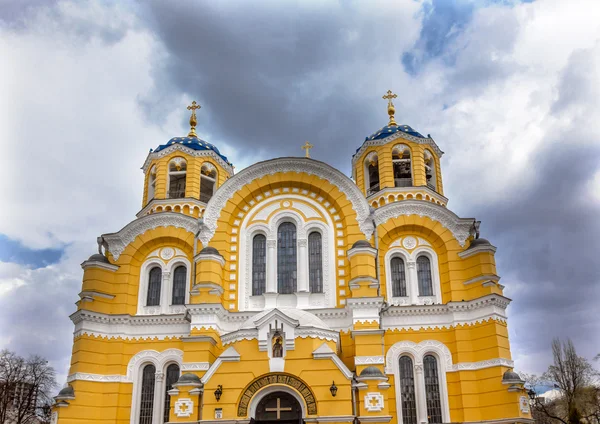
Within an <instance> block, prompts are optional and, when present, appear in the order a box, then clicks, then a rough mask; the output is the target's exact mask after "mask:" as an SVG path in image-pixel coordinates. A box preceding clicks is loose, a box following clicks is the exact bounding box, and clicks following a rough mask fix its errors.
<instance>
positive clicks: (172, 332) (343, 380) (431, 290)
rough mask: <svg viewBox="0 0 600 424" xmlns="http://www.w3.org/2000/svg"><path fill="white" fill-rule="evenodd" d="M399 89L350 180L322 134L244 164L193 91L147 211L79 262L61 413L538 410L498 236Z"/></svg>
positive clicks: (141, 419) (60, 417) (152, 166)
mask: <svg viewBox="0 0 600 424" xmlns="http://www.w3.org/2000/svg"><path fill="white" fill-rule="evenodd" d="M383 97H384V99H386V100H387V104H388V115H389V123H388V124H387V125H386V126H384V127H383V128H381V129H379V130H378V131H376V132H375V133H374V134H372V135H370V136H368V137H366V139H365V140H364V142H363V143H362V145H360V147H359V148H358V150H357V151H356V153H355V154H354V155H353V157H352V178H348V177H347V176H346V175H344V174H343V173H342V172H340V171H338V170H337V169H335V168H333V167H331V166H330V165H328V164H326V163H324V162H321V161H318V160H315V159H312V158H310V154H309V149H310V148H311V147H312V146H311V145H310V144H309V143H307V144H306V145H305V146H304V147H303V148H304V149H305V150H306V153H305V157H293V158H291V157H284V158H277V159H271V160H267V161H264V162H259V163H256V164H254V165H252V166H249V167H247V168H245V169H243V170H242V171H241V172H239V173H235V174H234V167H233V165H232V164H231V163H230V162H229V161H228V159H227V158H226V157H225V156H224V155H223V154H221V153H220V152H219V150H218V149H217V147H215V146H214V145H212V144H210V143H208V142H206V141H204V140H202V139H200V138H199V137H198V135H197V134H196V128H195V127H196V111H197V109H199V108H200V106H199V105H197V104H196V102H193V103H192V105H191V106H189V107H188V109H189V110H190V111H191V118H190V125H191V130H190V132H189V134H188V135H187V136H185V137H175V138H172V139H171V140H169V141H168V142H167V143H166V144H164V145H160V146H158V147H157V148H156V149H154V150H151V151H150V153H149V154H148V157H147V158H146V161H145V162H144V165H143V167H142V169H143V172H144V173H145V183H144V194H143V201H142V209H141V210H140V211H139V212H138V214H137V217H136V219H134V220H133V221H132V222H130V223H129V224H127V225H126V226H125V227H123V228H122V229H121V230H119V231H117V232H114V233H108V234H104V235H102V236H100V237H98V253H96V254H93V255H92V256H91V257H90V258H89V259H87V260H86V261H84V262H83V263H82V265H81V266H82V268H83V283H82V288H81V292H80V293H79V298H80V300H79V301H78V302H77V311H76V312H75V313H73V314H72V315H71V320H72V321H73V324H74V326H75V330H74V337H73V353H72V359H71V366H70V371H69V375H68V378H67V385H66V386H65V387H64V388H63V389H62V390H61V391H60V393H59V394H58V395H57V396H56V397H55V404H54V406H53V412H52V422H53V423H60V424H71V423H123V424H125V423H131V424H163V423H167V422H169V423H207V424H217V423H227V424H234V423H235V424H246V423H256V424H264V423H273V424H274V423H275V422H282V423H285V424H292V423H294V424H301V423H315V424H317V423H331V424H338V423H339V424H342V423H352V424H358V423H373V424H375V423H382V424H383V423H391V424H421V423H531V422H532V419H531V415H530V411H529V403H528V402H529V401H528V397H527V394H526V393H525V391H524V388H523V383H524V382H523V381H522V380H521V379H520V378H519V376H518V375H517V374H516V373H515V372H513V371H512V367H513V362H512V360H511V354H510V347H509V341H508V331H507V323H506V319H507V316H506V308H507V306H508V304H509V303H510V299H508V298H506V297H505V296H504V295H503V288H504V287H503V286H502V285H501V284H500V282H499V280H500V277H499V276H498V274H497V272H496V265H495V260H494V254H495V252H496V248H495V247H494V246H493V245H492V244H491V243H490V242H488V241H487V240H485V239H483V238H479V221H477V220H475V219H474V218H460V217H458V216H457V215H456V214H454V213H453V212H452V211H450V210H449V209H448V208H447V203H448V199H447V198H446V197H444V190H443V183H442V172H441V167H440V159H441V157H442V154H443V152H442V151H441V150H440V148H439V147H438V145H437V144H436V142H435V141H434V140H433V139H432V138H431V136H429V135H428V136H427V137H425V136H423V135H422V134H420V133H419V132H417V131H415V130H414V129H413V128H411V127H410V126H408V125H398V124H396V122H395V120H394V113H395V111H394V105H393V103H392V99H393V98H395V97H396V95H394V94H392V93H391V92H390V91H388V93H387V94H386V95H385V96H383ZM357 145H358V143H357Z"/></svg>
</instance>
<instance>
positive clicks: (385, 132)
mask: <svg viewBox="0 0 600 424" xmlns="http://www.w3.org/2000/svg"><path fill="white" fill-rule="evenodd" d="M398 131H402V132H403V133H405V134H409V135H412V136H414V137H419V138H426V137H424V136H423V135H422V134H421V133H419V132H417V131H415V130H414V129H412V127H411V126H410V125H398V126H389V125H387V126H385V127H383V128H381V129H380V130H378V131H377V132H375V133H373V134H371V135H370V136H368V137H367V138H365V141H369V140H379V139H382V138H386V137H387V136H390V135H392V134H394V133H397V132H398Z"/></svg>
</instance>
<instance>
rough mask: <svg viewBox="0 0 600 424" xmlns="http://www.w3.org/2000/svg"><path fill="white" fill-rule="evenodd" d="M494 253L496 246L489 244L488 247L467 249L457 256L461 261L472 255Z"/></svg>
mask: <svg viewBox="0 0 600 424" xmlns="http://www.w3.org/2000/svg"><path fill="white" fill-rule="evenodd" d="M484 252H485V253H491V254H494V253H496V246H492V245H491V244H490V245H488V246H475V247H472V248H468V249H467V250H465V251H463V252H459V254H458V256H459V257H460V258H462V259H466V258H469V257H471V256H473V255H477V254H478V253H484Z"/></svg>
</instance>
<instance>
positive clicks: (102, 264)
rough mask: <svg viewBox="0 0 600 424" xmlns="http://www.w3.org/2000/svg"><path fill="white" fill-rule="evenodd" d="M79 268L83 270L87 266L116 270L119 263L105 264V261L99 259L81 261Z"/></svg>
mask: <svg viewBox="0 0 600 424" xmlns="http://www.w3.org/2000/svg"><path fill="white" fill-rule="evenodd" d="M81 268H82V269H83V270H84V271H85V270H86V269H88V268H101V269H105V270H107V271H116V270H118V269H119V265H113V264H107V263H106V262H100V261H83V262H82V263H81Z"/></svg>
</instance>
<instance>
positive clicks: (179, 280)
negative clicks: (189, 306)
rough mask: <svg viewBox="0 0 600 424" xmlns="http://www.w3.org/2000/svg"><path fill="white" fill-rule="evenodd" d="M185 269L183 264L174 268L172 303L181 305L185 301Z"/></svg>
mask: <svg viewBox="0 0 600 424" xmlns="http://www.w3.org/2000/svg"><path fill="white" fill-rule="evenodd" d="M186 274H187V269H186V268H185V267H184V266H178V267H177V268H175V272H174V274H173V301H172V304H173V305H183V304H184V303H185V286H186V283H185V277H186Z"/></svg>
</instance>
